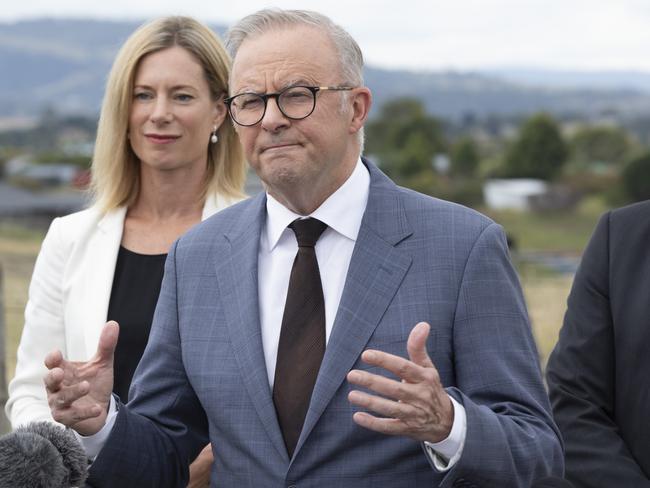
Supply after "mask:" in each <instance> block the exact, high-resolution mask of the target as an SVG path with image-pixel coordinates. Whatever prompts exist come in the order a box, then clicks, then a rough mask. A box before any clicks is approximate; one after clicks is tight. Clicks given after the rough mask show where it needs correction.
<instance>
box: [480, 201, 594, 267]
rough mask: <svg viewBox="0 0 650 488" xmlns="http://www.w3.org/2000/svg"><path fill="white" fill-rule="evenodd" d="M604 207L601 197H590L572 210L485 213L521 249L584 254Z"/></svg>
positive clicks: (485, 211) (484, 211)
mask: <svg viewBox="0 0 650 488" xmlns="http://www.w3.org/2000/svg"><path fill="white" fill-rule="evenodd" d="M605 210H607V208H606V207H605V205H604V203H603V202H602V200H601V199H599V198H587V199H585V200H583V202H582V203H581V204H580V205H579V206H578V207H577V208H576V209H575V210H573V211H561V212H560V211H556V212H543V213H523V212H516V211H500V212H497V211H489V210H483V213H485V214H486V215H488V216H490V217H491V218H492V219H493V220H494V221H495V222H498V223H499V224H501V225H502V226H503V227H504V229H505V230H506V232H507V233H508V235H509V236H510V237H512V238H514V240H515V243H516V246H517V249H519V250H522V251H547V252H555V253H571V254H581V253H582V250H583V249H584V247H585V245H586V244H587V241H588V240H589V237H590V236H591V233H592V232H593V230H594V227H595V226H596V222H597V221H598V217H599V216H600V215H601V214H602V213H603V212H604V211H605Z"/></svg>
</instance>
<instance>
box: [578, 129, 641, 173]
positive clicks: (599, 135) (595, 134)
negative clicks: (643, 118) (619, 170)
mask: <svg viewBox="0 0 650 488" xmlns="http://www.w3.org/2000/svg"><path fill="white" fill-rule="evenodd" d="M631 146H632V143H631V141H630V138H629V136H628V134H627V133H626V132H625V131H624V130H623V129H621V128H618V127H604V126H600V127H585V128H583V129H581V130H579V131H578V132H576V134H575V135H574V136H573V137H572V138H571V153H572V160H573V161H574V162H575V163H577V164H578V165H579V166H584V167H587V166H590V165H593V164H594V163H605V164H614V165H615V164H619V163H622V162H623V161H624V160H625V158H626V157H627V156H628V155H629V152H630V150H631Z"/></svg>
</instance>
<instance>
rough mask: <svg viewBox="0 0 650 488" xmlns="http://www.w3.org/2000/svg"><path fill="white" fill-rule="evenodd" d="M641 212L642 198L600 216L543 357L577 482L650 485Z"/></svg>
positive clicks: (569, 473)
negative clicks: (552, 346) (555, 336)
mask: <svg viewBox="0 0 650 488" xmlns="http://www.w3.org/2000/svg"><path fill="white" fill-rule="evenodd" d="M649 216H650V202H643V203H637V204H634V205H631V206H628V207H625V208H621V209H618V210H614V211H611V212H608V213H606V214H605V215H603V217H602V218H601V219H600V221H599V223H598V225H597V227H596V230H595V232H594V234H593V236H592V238H591V240H590V242H589V244H588V246H587V248H586V250H585V252H584V255H583V257H582V262H581V263H580V267H579V269H578V271H577V274H576V277H575V280H574V283H573V287H572V289H571V293H570V295H569V299H568V308H567V312H566V315H565V318H564V325H563V327H562V330H561V331H560V338H559V341H558V343H557V345H556V347H555V349H554V351H553V353H552V354H551V356H550V358H549V361H548V367H547V379H548V386H549V391H550V397H551V403H552V406H553V412H554V414H555V420H556V421H557V423H558V426H559V427H560V430H561V431H562V436H563V437H564V443H565V456H566V457H565V462H566V477H567V479H569V480H571V481H572V482H573V484H574V485H575V486H576V487H591V488H593V487H603V488H605V487H608V488H609V487H613V486H626V487H627V486H630V487H635V488H640V487H644V486H647V487H650V427H649V424H648V413H649V412H650V382H649V381H648V374H647V368H648V367H649V366H650V327H649V326H648V324H649V321H650V251H649V245H650V219H649V218H648V217H649Z"/></svg>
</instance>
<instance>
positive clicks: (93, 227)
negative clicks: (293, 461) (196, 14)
mask: <svg viewBox="0 0 650 488" xmlns="http://www.w3.org/2000/svg"><path fill="white" fill-rule="evenodd" d="M229 69H230V58H229V57H228V55H227V53H226V52H225V50H224V48H223V46H222V44H221V42H220V41H219V39H218V38H217V37H216V36H215V34H214V33H213V32H212V31H211V30H210V29H208V28H207V27H205V26H204V25H202V24H200V23H199V22H197V21H195V20H193V19H190V18H186V17H168V18H163V19H159V20H155V21H153V22H151V23H149V24H146V25H144V26H142V27H141V28H139V29H138V30H137V31H136V32H135V33H134V34H133V35H132V36H131V37H130V38H129V39H128V40H127V41H126V43H125V44H124V46H123V47H122V49H121V50H120V52H119V53H118V55H117V58H116V60H115V63H114V65H113V68H112V70H111V73H110V76H109V79H108V84H107V87H106V94H105V97H104V102H103V106H102V111H101V116H100V120H99V126H98V130H97V141H96V145H95V154H94V157H93V163H92V189H93V197H94V200H93V205H92V206H91V207H90V208H89V209H87V210H84V211H82V212H78V213H75V214H72V215H68V216H66V217H62V218H59V219H56V220H54V222H52V225H51V227H50V229H49V231H48V233H47V236H46V237H45V240H44V241H43V246H42V249H41V252H40V254H39V256H38V259H37V261H36V266H35V269H34V275H33V277H32V282H31V286H30V290H29V301H28V304H27V308H26V310H25V326H24V329H23V334H22V338H21V342H20V346H19V348H18V362H17V365H16V376H15V378H14V379H13V381H12V382H11V384H10V386H9V401H8V402H7V405H6V412H7V416H8V417H9V419H10V420H11V423H12V425H13V426H14V427H16V426H18V425H21V424H25V423H28V422H33V421H39V420H52V417H51V415H50V409H49V407H48V403H47V398H46V393H45V389H44V386H43V376H44V375H45V374H46V368H45V366H44V364H43V359H44V357H45V356H46V354H47V353H48V352H49V351H51V350H52V349H57V348H58V349H60V350H61V351H62V352H63V353H64V355H65V356H66V357H67V358H68V359H71V360H79V361H85V360H88V359H89V358H90V357H91V356H92V355H93V354H94V352H95V350H96V349H97V342H98V338H99V334H100V331H101V328H102V326H103V325H104V323H105V322H106V321H107V320H115V321H117V322H118V323H119V324H120V338H119V342H118V346H117V350H116V353H115V380H114V385H115V386H114V392H115V393H116V394H117V395H119V396H120V397H121V398H122V400H123V401H125V400H127V398H128V389H129V385H130V383H131V378H132V376H133V373H134V370H135V367H136V366H137V364H138V362H139V360H140V357H141V356H142V353H143V351H144V348H145V345H146V343H147V338H148V336H149V329H150V327H151V322H152V317H153V313H154V308H155V305H156V301H157V298H158V293H159V291H160V283H161V279H162V274H163V266H164V261H165V257H166V254H167V252H168V249H169V247H170V245H171V244H172V242H173V241H175V240H176V239H177V238H178V237H179V236H180V235H181V234H183V233H184V232H185V231H186V230H188V229H189V228H190V227H192V226H193V225H194V224H197V223H198V222H200V221H201V220H202V219H205V218H207V217H209V216H210V215H211V214H213V213H214V212H216V211H218V210H220V209H222V208H224V207H226V206H228V205H230V204H231V203H233V202H235V201H237V200H238V199H240V198H241V197H242V193H241V188H242V186H243V183H244V178H245V163H244V160H243V156H242V152H241V148H240V145H239V141H238V140H237V137H236V135H235V132H234V129H233V127H232V124H231V123H229V121H226V120H225V119H226V113H227V111H226V107H225V105H224V103H223V99H224V97H225V96H227V95H226V93H227V92H228V86H227V83H228V76H229ZM199 460H202V462H195V463H194V465H193V466H192V468H191V481H190V486H207V482H208V480H209V469H210V465H211V451H210V449H209V446H207V447H206V449H205V450H204V452H203V453H202V454H201V455H200V456H199Z"/></svg>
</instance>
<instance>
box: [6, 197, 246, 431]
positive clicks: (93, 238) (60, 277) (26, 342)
mask: <svg viewBox="0 0 650 488" xmlns="http://www.w3.org/2000/svg"><path fill="white" fill-rule="evenodd" d="M236 201H237V200H236V199H230V198H227V197H224V196H221V195H219V196H215V197H211V198H208V199H207V201H206V203H205V205H204V207H203V213H202V216H201V218H202V220H205V219H206V218H208V217H209V216H211V215H212V214H214V213H215V212H217V211H219V210H221V209H223V208H226V207H227V206H229V205H231V204H233V203H235V202H236ZM125 216H126V208H125V207H123V208H119V209H116V210H114V211H111V212H108V213H105V214H102V213H101V212H100V211H99V210H98V209H97V208H95V207H91V208H89V209H87V210H82V211H81V212H77V213H74V214H71V215H67V216H65V217H60V218H56V219H54V221H52V224H51V225H50V229H49V230H48V232H47V235H46V236H45V239H44V240H43V244H42V246H41V250H40V252H39V254H38V258H37V259H36V264H35V266H34V273H33V275H32V281H31V283H30V286H29V299H28V301H27V306H26V307H25V325H24V327H23V333H22V337H21V339H20V344H19V346H18V355H17V362H16V375H15V377H14V379H13V380H12V381H11V382H10V383H9V400H8V401H7V404H6V405H5V412H6V413H7V417H8V418H9V420H10V422H11V425H12V427H13V428H16V427H17V426H18V425H22V424H26V423H29V422H35V421H40V420H48V421H53V419H52V416H51V414H50V408H49V406H48V404H47V396H46V393H45V387H44V385H43V377H44V376H45V374H46V373H47V369H46V368H45V365H44V363H43V360H44V359H45V356H46V355H47V354H48V353H49V352H50V351H53V350H56V349H60V350H61V352H62V353H63V355H64V357H65V358H66V359H69V360H72V361H87V360H88V359H90V358H91V357H92V356H93V355H94V354H95V352H96V350H97V343H98V341H99V335H100V333H101V330H102V327H103V325H104V324H105V323H106V317H107V314H108V302H109V300H110V295H111V289H112V286H113V274H114V272H115V264H116V261H117V254H118V251H119V248H120V243H121V242H122V231H123V228H124V218H125Z"/></svg>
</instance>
